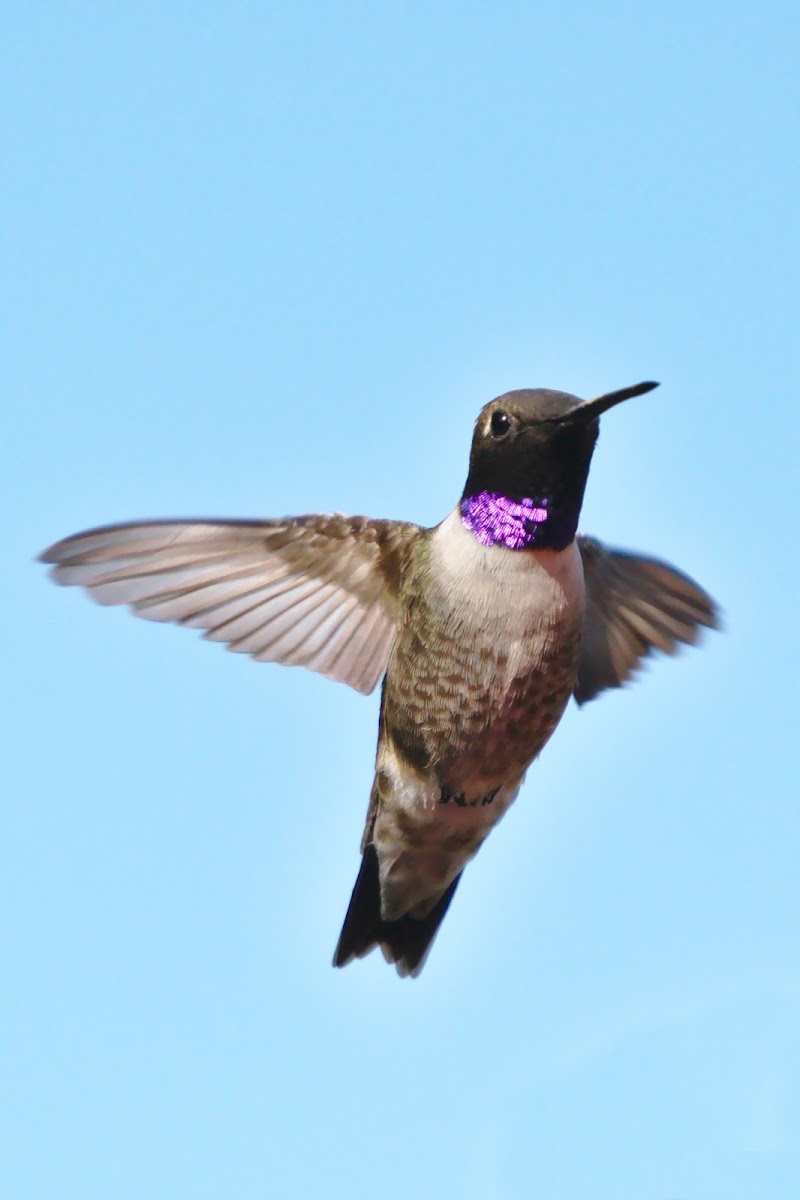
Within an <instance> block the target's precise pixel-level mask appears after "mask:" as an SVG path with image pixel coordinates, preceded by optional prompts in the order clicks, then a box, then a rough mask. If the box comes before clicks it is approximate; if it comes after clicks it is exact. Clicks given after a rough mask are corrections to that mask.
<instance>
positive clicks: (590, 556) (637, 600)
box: [575, 535, 719, 704]
mask: <svg viewBox="0 0 800 1200" xmlns="http://www.w3.org/2000/svg"><path fill="white" fill-rule="evenodd" d="M577 540H578V546H579V548H580V552H581V558H582V559H583V573H584V578H585V580H586V612H585V616H584V624H583V640H582V643H581V658H580V665H579V667H578V679H577V683H576V684H575V699H576V700H577V701H578V703H579V704H583V703H584V702H585V701H586V700H592V699H594V697H595V696H597V695H598V694H599V693H600V692H602V691H604V690H605V688H614V687H621V686H622V684H623V683H625V681H626V680H628V679H630V678H631V676H632V675H634V674H635V672H636V670H637V668H638V667H639V665H640V663H641V661H642V659H643V658H646V657H647V655H648V654H650V653H651V652H652V651H653V650H662V651H663V652H664V653H665V654H674V653H675V651H676V650H677V648H678V646H679V644H681V643H686V644H691V643H694V642H696V641H697V639H698V637H699V635H700V630H701V627H703V626H706V627H708V628H709V629H716V628H717V627H718V624H719V612H718V609H717V606H716V604H715V603H714V601H713V600H712V599H711V597H710V596H709V595H708V593H707V592H704V591H703V589H702V588H701V587H699V586H698V584H696V583H695V582H694V580H692V579H689V577H688V575H683V574H682V573H681V572H680V571H676V570H675V568H674V567H670V566H668V565H667V564H666V563H663V562H659V561H658V560H657V559H655V558H643V557H641V556H640V555H638V554H629V553H627V552H626V551H624V550H612V549H610V548H608V547H606V546H604V545H603V544H602V542H598V541H596V540H595V539H594V538H590V537H585V536H583V535H580V536H579V537H578V539H577Z"/></svg>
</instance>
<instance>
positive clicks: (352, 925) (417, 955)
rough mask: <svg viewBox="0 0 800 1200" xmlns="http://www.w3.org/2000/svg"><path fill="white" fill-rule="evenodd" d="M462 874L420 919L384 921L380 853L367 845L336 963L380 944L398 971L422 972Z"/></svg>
mask: <svg viewBox="0 0 800 1200" xmlns="http://www.w3.org/2000/svg"><path fill="white" fill-rule="evenodd" d="M460 878H461V876H460V875H458V876H457V877H456V878H455V879H454V880H453V882H452V883H451V884H450V887H449V888H448V889H447V891H446V892H445V893H444V895H443V896H442V897H441V899H440V900H439V901H438V902H437V903H436V905H435V906H434V908H432V909H431V911H430V912H429V913H428V915H427V917H424V918H423V919H422V920H421V921H418V920H416V919H415V918H414V917H409V916H405V917H401V918H400V920H399V921H384V920H382V919H381V888H380V882H379V879H378V855H377V853H376V851H375V847H374V846H373V845H372V844H370V845H368V846H367V847H366V849H365V850H364V856H363V858H362V859H361V870H360V871H359V872H358V879H357V880H356V885H355V887H354V888H353V894H352V896H351V897H350V906H349V908H348V910H347V916H346V917H345V919H344V925H343V926H342V932H341V934H340V935H339V944H338V946H337V947H336V953H335V954H334V956H333V965H334V966H335V967H345V966H347V964H348V963H349V962H350V961H351V959H353V958H363V956H364V955H365V954H368V953H369V951H370V950H372V949H373V948H374V947H375V946H380V948H381V950H382V951H383V956H384V958H385V959H386V961H387V962H390V963H392V962H393V963H394V964H395V966H396V967H397V974H398V975H402V976H406V975H411V976H416V975H419V973H420V971H421V970H422V967H423V965H424V963H425V958H426V957H427V954H428V951H429V950H430V947H431V942H432V941H433V939H434V938H435V936H436V931H437V929H438V928H439V926H440V925H441V923H442V919H443V917H444V914H445V913H446V912H447V909H448V906H449V904H450V901H451V900H452V899H453V893H454V892H455V890H456V887H457V886H458V881H459V879H460Z"/></svg>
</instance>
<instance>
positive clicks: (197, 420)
mask: <svg viewBox="0 0 800 1200" xmlns="http://www.w3.org/2000/svg"><path fill="white" fill-rule="evenodd" d="M799 23H800V18H798V13H797V9H796V7H795V6H792V5H789V4H788V3H770V2H769V0H767V3H764V4H761V5H759V6H758V8H757V9H756V8H755V7H754V6H752V5H745V4H737V3H733V4H725V5H723V4H719V3H710V2H705V0H701V2H700V3H698V4H695V5H692V6H682V7H681V6H679V7H677V8H676V6H675V5H665V4H655V5H651V6H647V8H646V9H643V8H642V6H641V5H638V4H633V3H623V2H619V0H609V2H608V3H606V4H603V5H597V4H594V5H593V4H589V3H580V2H576V3H573V4H568V5H565V4H563V3H559V4H555V3H549V2H545V3H541V4H536V5H532V4H528V3H505V2H503V0H500V2H497V0H494V2H493V3H491V4H490V3H469V2H467V3H464V4H458V5H456V4H454V3H452V2H451V3H440V2H437V0H428V2H426V3H425V4H421V3H408V4H398V3H389V4H378V5H375V4H366V3H330V2H325V0H323V2H322V3H316V4H311V3H306V2H304V0H296V2H295V3H292V4H288V3H282V4H269V3H264V4H253V3H238V2H235V0H234V2H233V3H230V4H227V5H224V6H220V5H217V4H208V3H203V2H201V0H198V3H195V4H193V5H187V4H180V3H173V2H171V0H167V2H163V0H162V2H160V3H158V4H156V3H141V4H136V5H128V6H124V5H108V6H100V5H93V4H88V3H71V2H69V0H66V2H63V3H58V4H56V3H52V2H50V3H38V4H33V5H31V4H20V3H11V4H8V5H6V6H5V8H4V12H3V16H2V18H0V28H2V38H0V95H1V96H2V110H3V113H4V118H3V123H4V134H5V136H4V138H3V139H2V141H3V147H2V151H0V153H2V169H3V179H4V186H3V192H4V199H3V211H4V220H3V222H2V234H1V236H2V241H3V260H4V266H5V271H4V274H5V280H6V286H5V288H4V289H3V292H4V295H3V301H2V304H3V319H2V329H3V334H2V338H3V374H4V386H3V392H4V396H5V400H6V404H7V408H6V411H5V418H4V422H3V425H4V453H3V462H4V467H3V472H2V480H1V482H0V486H1V487H2V489H3V503H4V510H5V512H6V530H7V532H6V546H7V557H6V578H7V584H6V587H5V589H4V600H3V605H4V625H5V630H6V637H5V639H4V642H5V644H4V650H3V654H4V659H5V668H4V679H5V687H4V689H3V705H4V709H5V711H4V716H3V726H2V727H3V730H4V740H5V741H6V749H5V752H4V755H3V761H4V764H5V767H6V770H5V781H4V782H5V786H4V788H3V792H4V796H5V803H4V804H3V806H2V814H3V815H2V821H3V830H2V836H1V837H0V845H2V852H1V853H2V857H3V863H2V870H1V871H0V888H1V889H2V895H3V903H2V905H0V926H2V928H0V946H2V952H1V953H2V968H1V969H2V987H1V988H0V1030H2V1035H0V1036H1V1037H2V1042H1V1043H0V1044H1V1045H2V1056H3V1067H2V1076H3V1088H2V1093H3V1097H2V1103H3V1108H4V1112H3V1116H2V1121H1V1122H0V1177H2V1179H3V1180H4V1183H3V1194H4V1196H6V1197H8V1200H112V1198H113V1200H142V1197H147V1200H175V1197H178V1196H180V1197H181V1198H184V1200H219V1198H220V1197H226V1198H227V1197H230V1198H235V1200H256V1198H261V1197H264V1196H276V1197H278V1196H279V1197H281V1198H286V1200H289V1198H294V1197H297V1198H298V1200H301V1198H302V1200H326V1198H328V1197H331V1196H340V1195H341V1196H346V1197H348V1200H372V1198H373V1197H375V1196H381V1197H382V1198H383V1200H407V1198H408V1197H411V1196H414V1197H420V1198H422V1200H427V1198H428V1197H430V1198H431V1200H433V1198H436V1200H448V1198H449V1197H458V1200H528V1198H529V1197H532V1196H534V1197H536V1200H766V1198H768V1200H795V1198H796V1196H797V1195H798V1180H799V1179H800V1132H799V1131H800V1085H799V1084H798V1079H800V1019H799V1018H798V1002H799V1001H800V955H799V954H798V935H800V904H799V903H798V871H797V863H798V835H799V834H800V829H799V828H798V825H799V824H800V822H799V821H798V806H797V795H798V784H797V775H798V772H797V751H796V743H795V741H794V738H795V736H796V730H797V725H798V715H800V714H798V703H797V678H798V670H800V658H799V655H798V645H797V596H798V589H799V587H800V570H799V569H798V564H797V553H796V540H797V532H796V530H797V519H798V514H800V487H799V486H798V469H797V461H796V460H797V448H796V447H797V431H798V418H797V408H798V403H797V395H796V387H797V379H798V367H800V362H798V340H797V325H798V318H797V279H798V268H799V267H800V263H799V262H798V213H799V212H800V168H798V161H800V158H799V156H798V147H797V112H798V102H799V101H800V86H799V85H798V72H797V61H798V50H800V46H799V45H798V42H799V41H800V39H798V24H799ZM650 378H655V379H659V380H660V381H661V384H662V386H661V388H660V389H659V390H658V391H656V392H653V393H652V394H651V395H647V396H643V397H640V398H638V399H635V400H632V401H631V402H630V403H627V404H625V405H624V406H622V407H620V408H619V409H616V410H614V411H612V412H610V413H608V414H607V415H606V416H605V417H604V418H603V429H602V436H601V440H600V443H599V446H598V449H597V452H596V455H595V460H594V465H593V469H592V474H591V478H590V481H589V486H588V489H587V495H586V502H585V505H584V511H583V516H582V520H581V527H582V529H583V530H584V531H586V532H588V533H592V534H595V535H597V536H599V537H601V538H603V539H605V540H607V541H608V542H610V543H611V544H613V545H619V546H622V547H627V548H632V549H638V550H642V551H646V552H649V553H652V554H656V555H658V556H661V557H663V558H666V559H667V560H668V561H671V562H673V563H675V564H676V565H677V566H679V567H680V568H682V569H683V570H685V571H687V572H688V573H690V574H691V575H693V576H695V577H696V578H697V579H698V580H699V581H700V582H701V583H702V584H703V585H704V586H705V587H707V588H708V589H709V590H710V591H711V593H712V594H713V595H714V596H715V597H716V598H717V599H718V600H719V602H720V604H721V606H722V608H723V611H724V620H725V626H726V628H725V632H724V634H722V635H720V634H714V635H710V636H708V637H707V638H706V639H705V641H704V646H703V649H702V650H701V651H694V650H693V651H688V652H686V653H685V654H683V655H682V656H680V657H679V658H678V659H676V660H674V661H672V660H669V661H664V660H659V661H658V662H654V663H653V664H652V666H651V667H650V669H648V670H647V671H646V672H645V673H644V675H643V676H642V678H641V679H640V681H639V682H638V683H637V684H636V686H635V687H631V688H629V689H625V690H623V691H621V692H619V693H615V694H612V695H606V696H604V697H603V698H602V699H600V700H599V701H598V702H597V703H593V704H591V705H588V706H587V707H586V708H585V709H583V710H581V711H580V712H579V711H578V710H577V709H576V708H575V706H574V705H573V706H571V707H570V709H569V711H568V712H567V715H566V717H565V719H564V721H563V723H562V725H561V727H560V728H559V730H558V731H557V734H556V735H555V737H554V738H553V741H552V742H551V744H550V745H549V746H548V747H547V748H546V750H545V751H544V753H543V754H542V756H541V759H540V760H539V761H538V762H537V763H536V764H535V765H534V767H533V768H532V769H531V771H530V774H529V776H528V780H527V782H526V784H525V786H524V788H523V791H522V794H521V796H520V799H519V800H518V802H517V804H516V805H515V807H514V808H513V809H512V811H511V812H510V814H509V815H508V817H507V818H506V819H505V821H504V822H503V824H502V825H501V826H500V827H499V828H498V829H497V830H496V831H495V833H494V834H493V835H492V837H491V838H490V839H489V841H488V842H487V844H486V846H485V847H484V849H483V851H482V852H481V854H480V856H479V857H478V858H477V859H476V861H475V862H474V863H473V864H472V865H471V866H470V867H469V869H468V870H467V872H466V874H465V876H464V879H463V881H462V884H461V887H460V888H459V892H458V895H457V897H456V899H455V901H454V903H453V906H452V908H451V910H450V912H449V913H448V916H447V918H446V921H445V922H444V924H443V927H442V930H441V933H440V936H439V938H438V940H437V942H436V944H435V946H434V950H433V953H432V955H431V957H430V960H429V962H428V964H427V966H426V968H425V971H424V972H423V974H422V976H421V977H420V978H419V979H418V980H416V981H412V982H403V981H400V980H398V978H397V976H396V975H395V973H394V971H393V970H390V969H389V968H387V967H386V966H385V965H384V963H383V961H382V959H381V958H380V957H379V956H378V957H376V956H374V955H373V956H372V957H371V958H369V959H368V960H366V961H364V962H361V963H357V964H354V965H352V966H350V967H348V968H347V969H346V970H344V971H340V972H339V971H333V970H332V969H331V967H330V958H331V955H332V952H333V949H334V946H335V943H336V939H337V936H338V933H339V928H340V925H341V921H342V918H343V916H344V913H345V909H346V906H347V901H348V898H349V895H350V889H351V887H352V884H353V882H354V879H355V876H356V872H357V869H358V845H359V839H360V836H361V830H362V823H363V819H364V815H365V812H366V806H367V800H368V795H369V788H370V783H371V777H372V767H373V756H374V744H375V735H376V720H377V710H378V698H377V695H374V696H372V697H370V698H367V699H365V698H363V697H361V696H358V695H356V694H355V693H353V692H350V691H349V690H347V689H346V688H344V687H342V686H339V685H335V684H332V683H330V682H329V681H327V680H324V679H321V678H317V677H315V676H312V675H310V674H306V673H304V672H302V671H298V670H287V669H282V668H278V667H273V666H268V665H254V664H252V663H250V662H248V661H247V659H245V658H243V657H242V656H239V655H232V654H226V653H224V652H223V651H222V650H221V649H220V648H219V647H218V646H215V645H206V644H203V643H202V642H201V641H200V640H199V638H198V637H197V635H196V634H192V633H191V632H188V631H184V630H179V629H174V628H171V627H168V626H167V627H161V626H156V625H152V624H148V623H145V622H137V621H134V620H132V619H131V618H130V617H128V616H127V615H125V614H124V613H122V612H120V611H119V610H114V609H108V610H106V609H101V608H99V607H97V606H95V605H93V604H91V603H90V602H89V601H88V600H86V598H85V597H83V596H82V595H80V594H78V593H77V592H75V591H61V590H58V591H57V590H56V589H54V588H53V587H52V586H51V585H50V584H49V583H48V582H47V580H46V577H45V572H44V570H43V569H42V568H41V567H39V566H38V565H36V564H35V563H34V562H33V559H34V557H35V555H36V554H37V553H38V552H39V551H40V550H42V549H43V548H44V547H45V546H47V545H48V544H50V543H51V542H53V541H54V540H56V539H57V538H59V537H62V536H65V535H67V534H69V533H73V532H76V531H77V530H80V529H83V528H86V527H89V526H92V525H97V524H101V523H106V522H111V521H117V520H125V519H134V518H147V517H163V516H168V517H180V516H218V517H225V516H230V517H234V516H251V517H257V516H280V515H284V514H287V513H302V512H314V511H336V510H338V511H343V512H348V513H359V512H361V513H367V514H369V515H372V516H378V517H400V518H405V519H410V520H415V521H418V522H420V523H423V524H428V525H431V524H435V523H437V522H438V521H440V520H442V519H443V518H444V517H445V516H446V515H447V513H448V512H449V511H450V509H451V508H452V506H453V505H454V503H455V502H456V500H457V498H458V496H459V494H460V490H461V487H462V484H463V480H464V477H465V474H466V466H467V455H468V449H469V442H470V437H471V430H472V423H473V421H474V419H475V416H476V415H477V412H478V410H479V409H480V407H481V406H482V405H483V404H484V403H485V402H486V401H487V400H488V399H490V398H491V397H492V396H493V395H497V394H499V393H501V392H503V391H506V390H508V389H511V388H518V387H535V386H548V387H554V388H559V389H563V390H566V391H570V392H574V393H576V394H579V395H582V396H592V395H597V394H599V393H600V392H604V391H610V390H612V389H614V388H620V387H624V386H626V385H628V384H632V383H635V382H637V381H639V380H640V379H650Z"/></svg>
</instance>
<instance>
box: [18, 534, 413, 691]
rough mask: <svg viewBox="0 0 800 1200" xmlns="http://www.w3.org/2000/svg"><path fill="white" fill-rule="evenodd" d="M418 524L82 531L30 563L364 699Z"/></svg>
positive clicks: (389, 631) (382, 659) (390, 637)
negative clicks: (352, 691) (332, 681)
mask: <svg viewBox="0 0 800 1200" xmlns="http://www.w3.org/2000/svg"><path fill="white" fill-rule="evenodd" d="M418 528H419V527H418V526H416V525H410V524H406V523H403V522H399V521H371V520H369V519H368V518H366V517H343V516H339V515H334V516H308V517H287V518H285V519H283V520H278V521H146V522H142V523H138V524H130V525H109V526H108V527H106V528H101V529H91V530H89V531H88V532H86V533H79V534H77V535H76V536H75V537H70V538H65V539H64V541H61V542H56V544H55V545H54V546H51V547H50V549H49V550H46V551H45V552H44V554H42V556H41V560H42V561H43V562H46V563H53V564H55V565H54V567H53V570H52V572H51V573H52V576H53V578H54V580H55V582H56V583H59V584H64V585H71V584H77V585H79V586H81V587H85V588H86V589H87V591H88V592H89V594H90V595H91V596H92V597H93V598H94V599H95V600H97V601H99V602H100V604H129V605H130V606H131V610H132V611H133V612H134V613H135V614H136V615H137V616H139V617H145V618H147V620H149V621H176V622H178V623H179V624H181V625H188V626H189V627H190V628H191V629H205V630H206V634H205V636H206V638H209V639H210V640H212V641H217V642H227V643H228V648H229V649H231V650H236V651H238V652H240V653H242V654H250V655H251V656H252V657H253V658H254V659H256V660H257V661H258V662H278V663H284V664H286V665H292V666H295V665H296V666H304V667H308V668H309V669H310V670H312V671H318V672H319V673H320V674H321V675H328V676H329V677H330V678H331V679H337V680H339V681H340V682H342V683H348V684H350V686H351V687H353V688H355V689H356V690H357V691H359V692H371V691H372V689H373V688H374V687H375V685H376V683H377V682H378V680H379V679H380V678H381V676H382V675H383V673H384V671H385V669H386V663H387V661H388V658H389V652H390V650H391V647H392V642H393V641H394V636H395V629H396V623H397V613H398V601H397V589H398V583H399V578H400V575H401V572H402V569H403V565H404V563H405V561H406V558H407V555H408V553H409V550H410V546H411V543H412V541H413V539H414V537H415V535H416V534H417V532H418Z"/></svg>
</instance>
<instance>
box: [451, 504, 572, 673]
mask: <svg viewBox="0 0 800 1200" xmlns="http://www.w3.org/2000/svg"><path fill="white" fill-rule="evenodd" d="M431 568H432V571H431V573H432V576H433V578H434V579H435V581H436V585H437V586H439V587H440V588H441V589H442V591H443V593H444V594H445V596H446V597H447V600H448V605H449V607H451V609H452V611H453V613H454V615H455V616H456V617H457V619H458V621H459V623H460V624H461V625H462V626H463V628H464V632H465V634H467V635H469V632H470V631H473V630H474V632H475V633H476V634H478V633H479V632H480V633H481V634H483V635H486V634H487V633H493V636H496V637H497V639H498V642H502V643H503V644H504V645H505V646H506V647H508V648H510V649H511V650H512V652H513V653H512V658H513V660H514V661H512V662H509V671H510V672H511V673H512V674H514V673H518V672H519V670H520V668H522V667H524V666H526V665H530V663H531V654H532V653H534V652H535V647H536V646H540V645H541V644H542V637H541V636H538V637H537V636H536V635H545V637H546V635H547V634H548V633H549V632H550V631H554V630H555V629H558V628H561V627H563V626H564V625H565V624H572V623H574V622H575V621H577V620H579V619H580V617H581V614H582V613H583V605H584V582H583V562H582V559H581V554H580V550H579V549H578V545H577V543H576V542H574V541H573V542H572V543H571V544H570V545H569V546H568V547H567V548H566V549H565V550H509V549H508V548H507V547H505V546H483V545H481V543H480V542H478V541H477V540H476V538H475V537H474V536H473V535H472V534H471V533H470V532H469V530H467V529H465V528H464V525H463V524H462V522H461V514H460V512H459V510H458V508H456V509H455V510H454V511H453V512H452V513H451V514H450V516H449V517H448V518H447V519H446V520H445V521H443V522H442V524H441V525H439V526H438V528H437V529H436V530H435V531H434V533H433V536H432V538H431Z"/></svg>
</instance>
